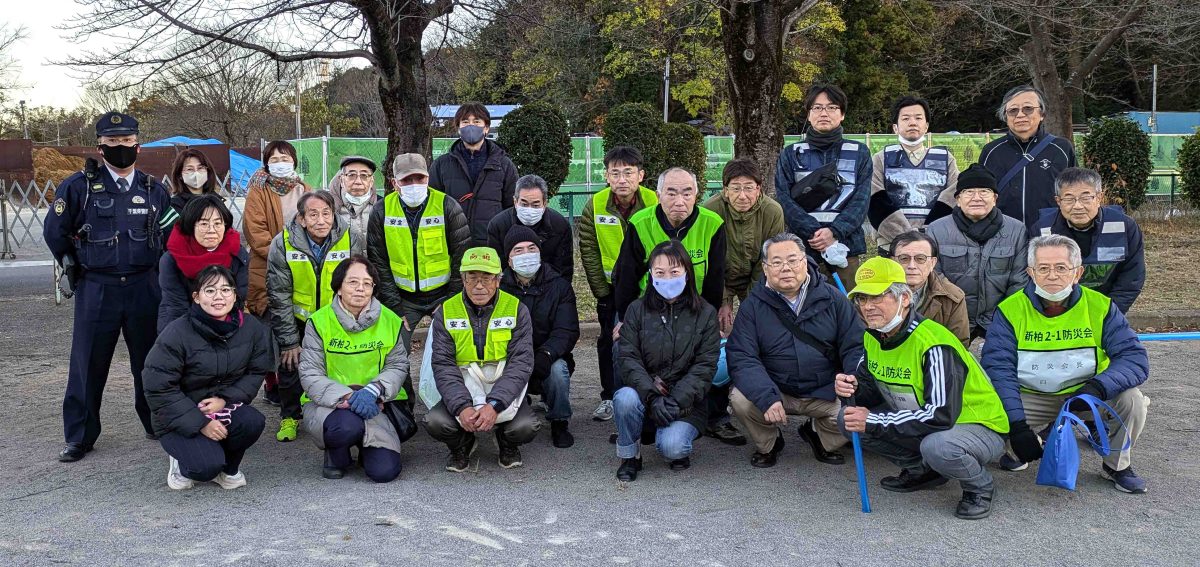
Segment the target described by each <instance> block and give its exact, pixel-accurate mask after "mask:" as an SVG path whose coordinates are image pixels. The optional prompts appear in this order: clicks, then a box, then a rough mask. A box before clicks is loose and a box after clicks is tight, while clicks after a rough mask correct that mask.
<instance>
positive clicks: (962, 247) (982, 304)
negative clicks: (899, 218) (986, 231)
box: [925, 215, 1029, 333]
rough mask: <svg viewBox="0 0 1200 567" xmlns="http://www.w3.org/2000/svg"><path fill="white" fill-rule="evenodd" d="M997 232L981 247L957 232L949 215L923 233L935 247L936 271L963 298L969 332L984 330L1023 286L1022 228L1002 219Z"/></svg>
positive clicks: (1025, 277)
mask: <svg viewBox="0 0 1200 567" xmlns="http://www.w3.org/2000/svg"><path fill="white" fill-rule="evenodd" d="M1003 218H1004V225H1003V226H1001V227H1000V232H997V233H996V235H995V236H993V237H992V238H991V239H989V240H988V241H987V242H985V243H984V244H983V245H982V246H981V245H980V244H979V243H978V242H975V241H974V240H971V239H970V238H968V237H967V235H965V234H963V233H962V231H961V230H959V229H958V225H957V224H955V223H954V217H953V216H947V217H942V218H940V219H938V220H936V221H933V222H932V223H930V225H929V226H928V227H926V228H925V233H926V234H928V235H929V237H930V238H932V239H934V240H935V241H937V244H938V255H939V257H938V263H937V270H938V271H939V272H941V273H942V274H944V275H945V276H946V278H947V279H949V280H950V283H953V284H954V285H956V286H958V287H959V288H960V289H962V290H963V294H965V295H966V296H967V316H968V317H969V318H970V320H971V332H972V333H974V332H975V331H976V330H984V331H986V330H987V327H988V325H990V324H991V323H992V313H993V312H994V311H995V310H996V306H997V305H999V304H1000V301H1001V300H1003V299H1004V298H1006V297H1008V296H1010V295H1012V294H1014V293H1016V292H1018V291H1020V290H1021V288H1023V287H1025V282H1027V281H1028V280H1029V276H1028V274H1026V273H1025V249H1026V245H1027V243H1026V237H1025V225H1024V224H1022V223H1021V221H1019V220H1017V219H1014V218H1012V217H1010V216H1007V215H1005V216H1003Z"/></svg>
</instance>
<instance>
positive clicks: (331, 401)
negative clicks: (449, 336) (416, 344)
mask: <svg viewBox="0 0 1200 567" xmlns="http://www.w3.org/2000/svg"><path fill="white" fill-rule="evenodd" d="M383 309H384V307H383V304H381V303H379V300H376V299H372V300H371V304H370V305H368V306H367V308H366V309H363V312H362V313H360V314H359V315H358V319H357V320H355V319H354V317H353V316H352V315H350V314H349V313H347V312H346V310H345V309H343V308H342V303H341V301H338V300H336V299H335V300H334V301H333V312H334V314H335V315H337V320H338V323H341V325H342V328H343V329H345V330H346V332H349V333H358V332H362V331H364V330H366V329H369V328H371V326H372V325H374V324H375V323H376V322H378V321H379V315H380V312H381V311H382V310H383ZM407 379H408V348H407V347H406V346H405V345H404V341H403V340H401V339H399V338H397V340H396V346H395V347H394V348H392V350H391V351H390V352H388V353H387V357H386V358H385V359H384V361H383V371H382V372H380V373H379V375H378V376H376V377H375V379H374V380H371V382H370V383H371V384H374V385H375V387H377V388H379V397H380V398H381V399H384V400H391V399H394V398H395V397H396V395H397V394H399V393H400V388H402V387H403V386H404V381H405V380H407ZM300 384H301V385H302V386H304V393H305V394H308V397H309V399H310V400H311V401H309V402H308V403H307V404H304V429H305V431H308V434H309V435H310V436H312V438H313V441H315V442H316V443H317V448H319V449H324V448H325V418H327V417H329V414H331V413H333V410H334V406H336V405H337V404H338V403H339V402H341V401H342V396H345V395H346V394H349V393H351V392H353V391H354V390H352V389H350V387H349V386H346V385H344V384H340V383H338V382H334V381H333V380H330V379H329V376H328V375H327V374H326V373H325V340H324V339H322V338H321V334H320V333H319V332H317V328H316V326H315V325H313V324H312V321H311V320H310V321H309V322H308V324H306V325H305V326H304V350H303V351H301V352H300ZM363 446H364V447H380V448H383V449H391V450H393V451H396V452H397V453H399V452H400V437H399V436H398V435H397V434H396V428H394V427H392V422H391V421H389V420H388V418H387V416H386V415H384V414H383V413H382V412H381V413H380V414H379V415H376V416H375V417H372V418H371V419H369V420H367V423H366V433H364V434H363Z"/></svg>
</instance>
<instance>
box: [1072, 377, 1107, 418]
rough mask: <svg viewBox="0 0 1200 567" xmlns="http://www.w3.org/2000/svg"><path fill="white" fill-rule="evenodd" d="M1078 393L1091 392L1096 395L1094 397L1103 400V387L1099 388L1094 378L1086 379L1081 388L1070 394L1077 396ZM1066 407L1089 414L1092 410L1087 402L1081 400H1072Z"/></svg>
mask: <svg viewBox="0 0 1200 567" xmlns="http://www.w3.org/2000/svg"><path fill="white" fill-rule="evenodd" d="M1080 394H1091V395H1093V396H1096V399H1099V400H1103V399H1104V388H1101V387H1100V385H1099V384H1097V383H1096V381H1095V380H1088V381H1087V382H1084V384H1083V387H1082V388H1080V389H1078V390H1075V393H1074V394H1072V395H1075V396H1078V395H1080ZM1067 409H1069V410H1071V411H1072V412H1079V413H1086V414H1090V413H1091V412H1092V409H1091V406H1089V405H1087V402H1084V401H1083V400H1074V401H1072V402H1071V405H1069V406H1067Z"/></svg>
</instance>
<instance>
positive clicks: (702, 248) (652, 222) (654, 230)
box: [629, 207, 725, 292]
mask: <svg viewBox="0 0 1200 567" xmlns="http://www.w3.org/2000/svg"><path fill="white" fill-rule="evenodd" d="M657 210H658V207H650V208H646V209H642V210H640V211H638V212H637V213H636V214H634V215H633V216H632V217H630V218H629V224H630V225H632V226H633V228H634V229H635V230H637V235H638V238H639V239H641V241H642V248H643V249H645V251H646V257H645V258H643V260H645V261H649V260H650V251H651V250H653V249H654V247H655V246H658V245H659V244H661V243H663V242H666V241H667V240H670V238H669V237H668V236H667V233H666V231H664V230H663V228H662V225H661V224H659V222H658V214H657ZM696 210H697V211H698V212H699V213H700V214H699V215H697V216H696V222H694V223H692V226H691V227H690V228H688V230H687V233H685V234H684V235H683V240H681V241H680V242H682V243H683V247H684V248H686V249H687V252H688V256H691V258H692V270H693V271H694V272H695V273H696V291H698V292H699V291H703V290H704V276H705V275H707V274H708V247H709V245H711V244H712V237H713V235H714V234H716V233H717V230H718V229H720V228H721V225H723V224H725V221H724V220H723V219H722V218H721V215H718V214H717V213H714V212H712V211H710V210H708V209H706V208H704V207H696ZM649 281H650V268H649V266H647V267H646V273H645V274H643V275H642V291H645V290H646V284H647V283H649Z"/></svg>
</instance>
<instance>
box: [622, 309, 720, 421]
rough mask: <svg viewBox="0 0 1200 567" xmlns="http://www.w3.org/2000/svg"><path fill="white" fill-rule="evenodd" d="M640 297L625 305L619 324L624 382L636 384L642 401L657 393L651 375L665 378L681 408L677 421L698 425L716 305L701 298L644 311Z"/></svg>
mask: <svg viewBox="0 0 1200 567" xmlns="http://www.w3.org/2000/svg"><path fill="white" fill-rule="evenodd" d="M644 301H645V299H644V298H638V299H636V300H634V302H633V303H631V304H630V305H629V309H628V310H627V311H626V312H625V320H624V322H623V325H622V326H621V343H620V357H619V358H618V359H617V364H618V365H619V367H620V374H621V379H622V381H623V382H624V383H625V384H624V385H626V386H629V387H631V388H633V389H634V390H637V393H638V396H639V397H641V399H642V403H643V404H645V405H646V409H647V411H649V409H650V404H649V400H650V397H651V396H652V395H658V391H657V390H656V389H655V388H654V376H658V377H659V378H662V380H663V382H666V384H667V388H668V390H670V395H671V397H672V398H675V401H676V402H679V407H680V408H681V409H682V410H683V412H682V413H683V416H682V417H683V421H686V422H688V423H689V424H691V425H692V426H693V427H695V428H696V430H697V431H704V428H705V426H706V425H707V422H708V410H707V409H706V407H705V403H704V396H705V394H707V393H708V389H709V387H711V386H712V379H713V375H714V374H716V372H717V359H718V358H719V357H720V352H721V342H720V333H719V332H718V331H717V310H716V309H713V307H712V306H711V305H709V304H708V303H707V302H701V306H700V310H699V311H693V310H692V309H688V308H686V307H684V306H682V305H678V304H673V305H668V306H667V309H666V310H665V311H648V310H647V309H646V306H645V304H644V303H643V302H644Z"/></svg>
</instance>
